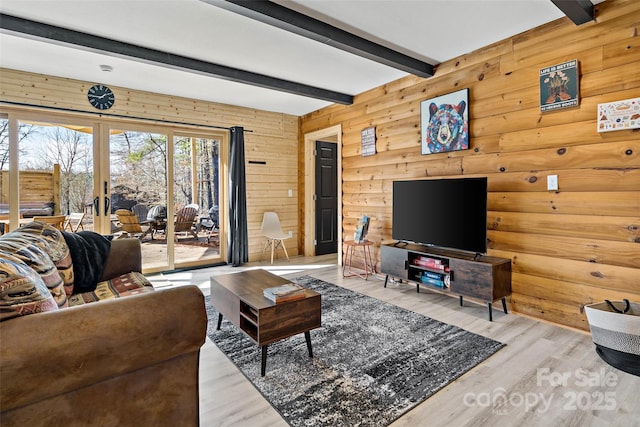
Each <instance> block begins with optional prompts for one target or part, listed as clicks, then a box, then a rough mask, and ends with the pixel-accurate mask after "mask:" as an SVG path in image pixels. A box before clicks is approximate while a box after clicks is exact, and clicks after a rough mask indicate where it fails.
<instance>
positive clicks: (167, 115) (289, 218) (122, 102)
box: [0, 69, 300, 260]
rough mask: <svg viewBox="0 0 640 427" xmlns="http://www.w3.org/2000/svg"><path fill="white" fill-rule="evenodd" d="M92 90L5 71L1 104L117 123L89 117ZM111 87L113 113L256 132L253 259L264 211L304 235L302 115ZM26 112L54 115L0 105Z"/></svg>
mask: <svg viewBox="0 0 640 427" xmlns="http://www.w3.org/2000/svg"><path fill="white" fill-rule="evenodd" d="M92 85H93V82H85V81H78V80H72V79H66V78H59V77H53V76H45V75H41V74H32V73H25V72H20V71H15V70H9V69H0V101H10V102H18V103H25V104H34V105H36V106H43V107H54V108H61V109H67V110H72V111H76V112H77V113H73V112H65V113H57V115H58V117H60V116H62V117H63V118H64V119H65V120H66V119H67V118H68V120H69V123H70V124H73V120H74V119H76V118H77V119H78V120H85V121H86V120H92V121H97V122H110V123H112V122H113V119H108V118H105V119H100V117H98V116H96V115H94V114H87V113H86V112H90V113H93V112H95V110H94V109H93V108H92V107H91V106H90V105H89V103H88V101H87V96H86V94H87V90H88V89H89V88H90V87H91V86H92ZM109 87H111V89H112V90H113V92H114V93H115V95H116V103H115V105H114V106H113V108H111V109H110V110H109V113H111V114H118V115H123V116H127V117H141V118H145V119H153V120H163V121H175V122H181V123H194V124H198V125H210V126H224V127H231V126H243V127H244V128H245V129H246V130H251V131H252V132H245V165H246V175H247V211H248V231H249V246H250V248H249V259H250V260H257V259H259V257H260V255H261V252H262V249H263V246H264V239H263V238H262V237H261V235H260V226H261V223H262V214H263V212H264V211H267V210H269V211H275V212H277V213H278V215H279V216H280V220H281V222H282V224H283V228H284V230H285V231H292V232H293V237H294V239H293V241H296V239H297V238H298V235H299V234H300V231H299V228H298V223H299V218H298V210H297V207H298V199H297V197H298V192H297V182H298V163H297V162H298V159H297V154H296V152H297V144H298V135H299V118H298V117H297V116H292V115H287V114H281V113H273V112H268V111H262V110H256V109H250V108H244V107H238V106H232V105H225V104H218V103H212V102H205V101H200V100H195V99H187V98H179V97H174V96H167V95H161V94H155V93H149V92H143V91H138V90H132V89H127V88H122V87H116V86H111V85H109ZM21 110H24V111H30V112H33V111H36V112H38V111H41V112H42V114H43V118H44V117H46V115H51V114H54V112H53V111H51V110H44V111H43V110H38V109H37V108H17V107H12V106H9V105H5V106H4V107H2V106H0V113H6V112H8V111H21ZM121 121H122V122H124V121H125V120H121ZM126 122H127V123H132V124H134V125H136V126H137V127H140V126H142V127H143V128H144V127H145V126H153V129H154V131H155V130H157V129H158V126H160V127H164V128H167V129H168V128H170V127H172V126H168V125H164V126H163V125H158V124H149V123H148V122H145V121H141V120H135V119H131V120H129V119H127V120H126ZM119 126H122V127H125V126H123V125H119ZM174 128H175V126H174ZM190 129H194V128H193V127H192V128H190ZM195 129H197V127H196V128H195ZM203 130H205V131H206V130H207V129H203ZM252 161H260V162H266V164H256V163H253V162H252ZM289 189H292V190H293V197H289V196H288V190H289ZM287 250H288V251H289V255H297V254H298V253H299V251H298V248H297V247H296V246H295V245H294V244H289V245H287Z"/></svg>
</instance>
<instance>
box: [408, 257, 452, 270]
mask: <svg viewBox="0 0 640 427" xmlns="http://www.w3.org/2000/svg"><path fill="white" fill-rule="evenodd" d="M413 264H414V265H418V266H420V267H425V268H430V269H432V270H439V271H445V272H448V271H449V266H448V265H446V264H443V263H442V261H440V260H433V259H431V258H428V259H418V258H416V259H414V260H413Z"/></svg>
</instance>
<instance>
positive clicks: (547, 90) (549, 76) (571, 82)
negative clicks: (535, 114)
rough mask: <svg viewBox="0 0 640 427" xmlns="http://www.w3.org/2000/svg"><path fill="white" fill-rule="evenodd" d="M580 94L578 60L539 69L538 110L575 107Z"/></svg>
mask: <svg viewBox="0 0 640 427" xmlns="http://www.w3.org/2000/svg"><path fill="white" fill-rule="evenodd" d="M579 96H580V77H579V74H578V60H577V59H573V60H571V61H567V62H563V63H562V64H556V65H552V66H550V67H545V68H542V69H541V70H540V111H542V112H545V111H553V110H559V109H561V108H570V107H576V106H578V103H579V99H578V98H579Z"/></svg>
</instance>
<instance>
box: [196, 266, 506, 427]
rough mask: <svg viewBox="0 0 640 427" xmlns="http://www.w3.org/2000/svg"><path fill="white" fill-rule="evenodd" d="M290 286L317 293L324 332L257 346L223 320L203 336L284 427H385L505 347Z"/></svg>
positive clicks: (315, 284)
mask: <svg viewBox="0 0 640 427" xmlns="http://www.w3.org/2000/svg"><path fill="white" fill-rule="evenodd" d="M293 281H295V282H297V283H299V284H301V285H303V286H305V287H307V288H309V289H313V290H314V291H316V292H318V293H320V294H321V295H322V327H321V328H319V329H314V330H312V331H311V342H312V344H313V356H314V357H313V359H311V358H309V353H308V351H307V346H306V342H305V339H304V334H300V335H297V336H294V337H291V338H287V339H285V340H283V341H280V342H277V343H274V344H270V345H269V347H268V358H267V370H266V375H265V376H264V377H261V376H260V354H261V353H260V349H259V348H258V346H257V345H256V344H255V343H254V342H253V341H251V340H250V339H249V338H247V336H246V335H244V333H242V332H240V330H239V329H238V328H236V327H235V326H234V325H233V324H232V323H231V322H228V321H223V322H222V327H221V329H220V330H219V331H216V323H217V319H218V313H217V312H216V311H215V309H213V308H212V307H211V304H210V302H209V298H210V297H208V296H207V313H208V315H209V326H208V330H207V335H208V336H209V337H210V338H211V339H212V340H213V342H214V343H215V344H216V345H217V346H218V347H219V348H220V349H221V350H222V351H223V352H224V353H225V354H226V355H227V356H228V357H229V359H230V360H231V361H232V362H233V363H234V364H235V365H236V366H237V367H238V368H239V369H240V370H241V371H242V373H243V374H244V375H245V376H246V377H247V378H248V379H249V380H250V381H251V382H252V383H253V385H254V386H255V387H256V388H257V389H258V390H259V391H260V392H261V393H262V395H263V396H264V397H265V398H266V399H267V400H268V401H269V402H270V403H271V405H272V406H273V407H274V408H275V409H276V410H277V411H278V412H279V413H280V414H281V415H282V417H283V418H284V419H285V420H286V421H287V422H288V423H289V424H290V425H291V426H296V427H297V426H362V427H364V426H376V427H381V426H386V425H389V424H390V423H391V422H393V421H394V420H396V419H397V418H399V417H400V416H401V415H402V414H404V413H405V412H407V411H408V410H410V409H411V408H413V407H414V406H416V405H417V404H419V403H420V402H422V401H423V400H425V399H427V398H428V397H429V396H431V395H432V394H433V393H435V392H437V391H438V390H440V389H441V388H442V387H444V386H446V385H447V384H448V383H450V382H451V381H453V380H455V379H456V378H458V377H459V376H461V375H462V374H464V373H465V372H467V371H468V370H469V369H471V368H473V367H474V366H476V365H477V364H478V363H480V362H482V361H483V360H485V359H486V358H488V357H489V356H491V355H492V354H494V353H495V352H496V351H498V350H499V349H500V348H502V347H503V346H504V344H502V343H499V342H497V341H494V340H492V339H489V338H485V337H482V336H480V335H477V334H474V333H471V332H468V331H465V330H463V329H460V328H458V327H456V326H452V325H448V324H445V323H442V322H439V321H436V320H433V319H430V318H428V317H425V316H422V315H420V314H417V313H414V312H411V311H408V310H405V309H402V308H399V307H396V306H394V305H391V304H388V303H385V302H382V301H379V300H377V299H375V298H371V297H368V296H365V295H362V294H359V293H356V292H353V291H350V290H348V289H345V288H342V287H339V286H335V285H333V284H330V283H327V282H324V281H322V280H318V279H315V278H313V277H309V276H303V277H300V278H297V279H294V280H293Z"/></svg>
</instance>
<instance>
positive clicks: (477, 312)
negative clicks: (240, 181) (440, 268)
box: [150, 256, 640, 427]
mask: <svg viewBox="0 0 640 427" xmlns="http://www.w3.org/2000/svg"><path fill="white" fill-rule="evenodd" d="M244 268H267V269H269V270H270V271H272V272H275V273H276V274H281V275H284V276H286V277H288V278H292V277H296V276H300V275H305V274H308V275H311V276H313V277H316V278H318V279H322V280H325V281H328V282H331V283H334V284H336V285H340V286H344V287H345V288H348V289H351V290H353V291H356V292H360V293H362V294H365V295H369V296H371V297H374V298H377V299H379V300H382V301H386V302H389V303H392V304H395V305H398V306H400V307H403V308H406V309H409V310H413V311H415V312H418V313H421V314H423V315H425V316H429V317H431V318H434V319H437V320H440V321H442V322H446V323H449V324H453V325H456V326H459V327H461V328H464V329H466V330H469V331H471V332H475V333H478V334H481V335H484V336H487V337H490V338H493V339H495V340H497V341H500V342H503V343H505V344H506V347H505V348H503V349H502V350H500V351H499V352H498V353H496V354H495V355H493V356H492V357H490V358H489V359H488V360H486V361H484V362H483V363H481V364H479V365H478V366H476V367H475V368H474V369H472V370H471V371H469V372H468V373H466V374H465V375H463V376H462V377H460V378H459V379H458V380H456V381H454V382H453V383H451V384H449V385H448V386H447V387H445V388H443V389H442V390H440V391H439V392H438V393H436V394H435V395H433V396H431V397H430V398H429V399H427V400H426V401H424V402H423V403H422V404H420V405H418V406H417V407H416V408H414V409H413V410H411V411H409V412H408V413H407V414H405V415H404V416H403V417H401V418H400V419H399V420H397V421H396V422H395V423H393V424H392V426H393V427H398V426H411V427H414V426H498V425H499V426H544V427H548V426H625V427H627V426H640V378H639V377H635V376H632V375H630V374H626V373H624V372H621V371H618V370H616V369H614V368H612V367H610V366H608V365H607V364H605V363H604V362H602V361H601V360H600V358H599V357H598V356H597V355H596V353H595V350H594V346H593V343H592V341H591V337H590V335H589V334H586V333H583V332H580V331H576V330H572V329H568V328H563V327H559V326H555V325H551V324H548V323H543V322H540V321H537V320H534V319H530V318H526V317H522V316H519V315H514V314H504V313H503V312H502V311H501V310H500V309H494V321H493V322H489V321H488V319H487V308H486V306H484V305H479V304H474V303H472V302H466V301H465V306H464V307H460V306H459V303H458V299H457V298H452V297H451V296H446V295H440V294H437V293H434V292H429V291H426V290H425V291H422V290H421V292H420V293H419V294H418V293H416V291H415V286H413V285H407V284H397V283H392V284H390V285H388V287H387V288H386V289H385V288H383V283H384V282H383V278H382V277H378V278H371V277H370V278H369V280H367V281H365V280H362V279H360V278H347V279H345V278H343V277H342V271H341V269H340V267H339V266H337V260H336V257H335V256H323V257H315V258H305V257H297V258H292V259H291V261H290V262H286V260H285V261H284V262H278V263H276V264H274V266H271V265H269V264H268V263H267V262H263V263H250V264H248V265H246V266H243V267H236V268H234V267H228V266H224V267H214V268H209V269H199V270H192V271H183V272H177V273H171V274H165V275H155V276H152V277H150V279H152V281H153V282H154V285H156V286H180V285H185V284H197V285H198V286H200V287H201V289H202V290H203V292H205V293H208V292H209V277H210V276H212V275H218V274H227V273H230V272H237V271H241V270H242V269H244ZM497 306H500V304H497ZM353 315H354V316H357V315H358V313H353ZM354 338H357V337H354ZM312 339H313V332H312ZM267 369H268V366H267ZM200 420H201V425H202V426H204V427H212V426H250V427H262V426H282V427H286V426H287V425H288V424H287V423H286V422H285V421H284V420H283V419H282V418H281V417H280V415H279V414H278V413H277V412H276V411H275V410H274V409H273V408H272V407H271V405H269V403H268V402H267V401H266V400H265V399H264V398H263V397H262V395H261V394H260V393H259V392H258V391H256V389H255V388H254V387H253V386H252V385H251V383H250V382H249V381H248V380H247V379H246V378H245V377H244V376H243V375H242V374H241V373H240V371H239V370H238V369H237V368H236V367H235V365H233V363H231V362H230V361H229V360H228V359H227V358H226V356H224V354H222V353H221V352H220V351H219V350H218V348H217V347H216V346H215V345H214V344H213V343H212V342H211V341H209V340H207V342H206V344H205V345H204V346H203V348H202V351H201V359H200Z"/></svg>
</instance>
